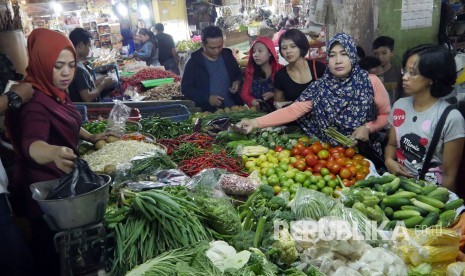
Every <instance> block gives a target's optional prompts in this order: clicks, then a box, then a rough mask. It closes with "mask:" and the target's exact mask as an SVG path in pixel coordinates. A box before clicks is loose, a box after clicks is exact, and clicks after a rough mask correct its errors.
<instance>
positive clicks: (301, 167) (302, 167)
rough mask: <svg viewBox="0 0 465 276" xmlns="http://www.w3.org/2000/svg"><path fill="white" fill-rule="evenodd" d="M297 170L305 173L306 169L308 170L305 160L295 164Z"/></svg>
mask: <svg viewBox="0 0 465 276" xmlns="http://www.w3.org/2000/svg"><path fill="white" fill-rule="evenodd" d="M294 165H295V168H296V169H298V170H299V171H305V169H306V168H307V165H306V164H305V161H304V160H298V161H297V162H295V164H294Z"/></svg>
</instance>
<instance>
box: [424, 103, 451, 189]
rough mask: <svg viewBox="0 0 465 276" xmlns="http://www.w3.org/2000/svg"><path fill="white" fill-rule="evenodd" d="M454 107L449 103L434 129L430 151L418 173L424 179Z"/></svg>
mask: <svg viewBox="0 0 465 276" xmlns="http://www.w3.org/2000/svg"><path fill="white" fill-rule="evenodd" d="M454 108H455V106H454V105H449V106H448V107H446V109H444V111H443V112H442V115H441V117H440V118H439V121H438V124H437V126H436V129H435V130H434V133H433V138H432V139H431V143H430V145H429V147H428V151H427V152H426V156H425V160H424V161H423V167H422V168H421V171H420V174H419V175H418V179H422V180H424V178H425V175H426V173H427V172H428V170H429V169H430V166H431V164H430V163H431V159H432V158H433V154H434V151H435V150H436V147H437V145H438V142H439V138H440V136H441V132H442V129H443V128H444V123H445V122H446V119H447V116H448V115H449V113H450V112H451V110H452V109H454Z"/></svg>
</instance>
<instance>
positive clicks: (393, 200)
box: [382, 196, 412, 209]
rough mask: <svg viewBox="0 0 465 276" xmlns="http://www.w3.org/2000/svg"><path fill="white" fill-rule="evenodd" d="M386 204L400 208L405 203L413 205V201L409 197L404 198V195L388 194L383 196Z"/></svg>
mask: <svg viewBox="0 0 465 276" xmlns="http://www.w3.org/2000/svg"><path fill="white" fill-rule="evenodd" d="M382 202H383V203H384V205H386V206H387V207H392V208H397V209H398V208H400V207H402V206H404V205H412V202H411V201H410V199H408V198H403V197H392V196H387V197H385V198H383V201H382Z"/></svg>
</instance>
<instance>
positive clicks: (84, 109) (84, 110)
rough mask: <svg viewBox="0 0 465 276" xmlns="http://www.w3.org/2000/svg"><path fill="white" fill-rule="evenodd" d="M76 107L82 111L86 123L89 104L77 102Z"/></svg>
mask: <svg viewBox="0 0 465 276" xmlns="http://www.w3.org/2000/svg"><path fill="white" fill-rule="evenodd" d="M76 109H77V110H78V111H79V113H81V117H82V123H83V124H84V123H85V122H87V106H85V105H82V104H77V105H76Z"/></svg>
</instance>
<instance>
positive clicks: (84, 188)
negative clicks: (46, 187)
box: [46, 157, 105, 200]
mask: <svg viewBox="0 0 465 276" xmlns="http://www.w3.org/2000/svg"><path fill="white" fill-rule="evenodd" d="M103 185H105V181H104V179H103V178H101V177H100V176H98V175H97V174H95V173H94V172H93V171H92V170H91V169H90V168H89V165H88V164H87V162H86V161H85V160H84V159H81V158H79V157H78V158H76V159H75V161H74V169H73V171H72V172H71V173H69V174H67V175H65V176H63V177H61V178H60V180H59V181H58V183H57V184H56V185H55V186H53V188H52V189H51V190H50V192H49V193H48V195H47V198H46V199H48V200H51V199H62V198H69V197H73V196H78V195H82V194H85V193H88V192H90V191H93V190H95V189H98V188H100V187H101V186H103Z"/></svg>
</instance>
